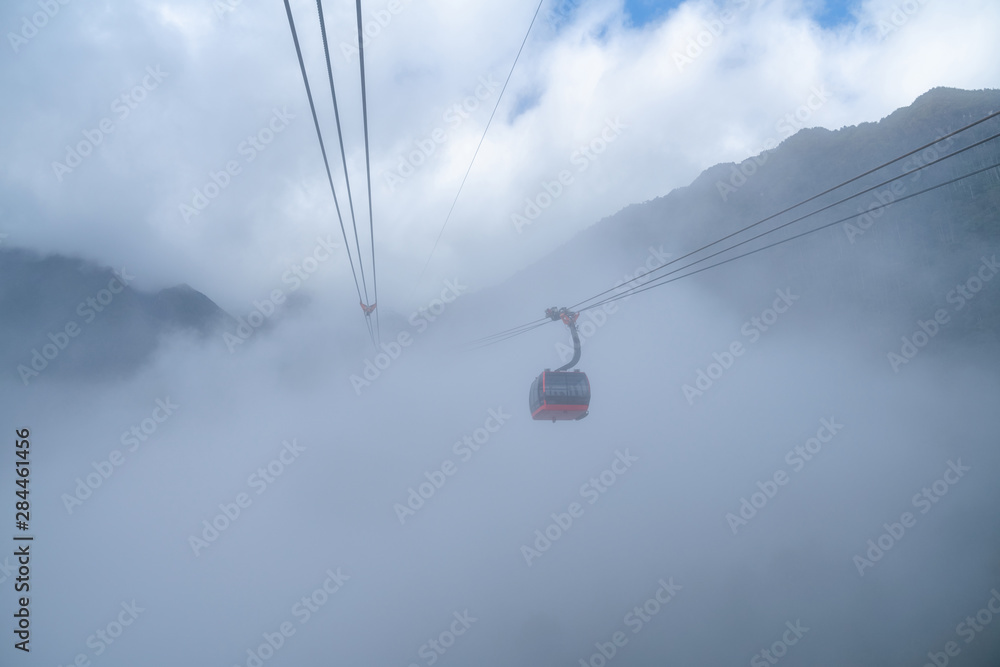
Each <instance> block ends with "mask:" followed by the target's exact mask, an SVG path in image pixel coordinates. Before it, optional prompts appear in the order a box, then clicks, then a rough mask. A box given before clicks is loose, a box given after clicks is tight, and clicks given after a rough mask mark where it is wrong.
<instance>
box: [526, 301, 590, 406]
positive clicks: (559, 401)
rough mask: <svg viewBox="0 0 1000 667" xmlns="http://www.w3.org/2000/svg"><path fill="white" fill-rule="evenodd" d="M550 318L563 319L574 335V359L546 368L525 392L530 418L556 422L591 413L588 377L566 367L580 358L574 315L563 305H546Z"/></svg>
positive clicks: (578, 338)
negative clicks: (559, 366) (557, 366)
mask: <svg viewBox="0 0 1000 667" xmlns="http://www.w3.org/2000/svg"><path fill="white" fill-rule="evenodd" d="M545 314H546V315H548V316H549V317H550V318H552V319H553V320H560V319H561V320H562V321H563V323H564V324H565V325H566V326H568V327H569V330H570V333H572V334H573V358H572V359H571V360H570V362H569V363H568V364H566V365H565V366H563V367H561V368H557V369H556V370H554V371H550V370H549V369H547V368H546V369H545V370H544V371H542V373H541V375H539V376H538V377H537V378H535V380H534V382H532V383H531V390H530V392H529V393H528V407H529V408H530V409H531V418H532V419H534V420H537V421H543V420H549V419H551V420H552V422H553V423H555V422H557V421H569V420H579V419H583V418H584V417H586V416H587V415H588V414H590V380H589V379H588V378H587V374H586V373H584V372H583V371H578V370H577V371H571V370H569V369H570V368H572V367H573V366H576V364H577V362H578V361H580V335H579V333H578V332H577V330H576V318H577V317H579V316H580V314H579V313H573V312H570V311H569V310H567V309H565V308H561V309H556V308H549V309H548V310H546V311H545Z"/></svg>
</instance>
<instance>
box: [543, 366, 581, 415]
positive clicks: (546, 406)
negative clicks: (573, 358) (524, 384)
mask: <svg viewBox="0 0 1000 667" xmlns="http://www.w3.org/2000/svg"><path fill="white" fill-rule="evenodd" d="M528 405H529V406H530V407H531V418H532V419H537V420H539V421H541V420H543V419H551V420H552V421H568V420H571V419H573V420H577V419H583V418H584V417H586V416H587V414H588V413H589V409H590V380H588V379H587V374H586V373H584V372H583V371H550V370H548V369H546V370H544V371H542V374H541V375H539V376H538V377H537V378H535V381H534V382H532V383H531V393H530V394H528Z"/></svg>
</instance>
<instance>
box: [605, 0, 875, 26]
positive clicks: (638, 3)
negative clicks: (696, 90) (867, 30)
mask: <svg viewBox="0 0 1000 667" xmlns="http://www.w3.org/2000/svg"><path fill="white" fill-rule="evenodd" d="M858 1H859V0H816V2H815V3H814V4H815V5H816V7H817V8H816V13H815V16H816V18H817V20H818V21H819V22H820V24H821V25H823V26H834V25H838V24H840V23H843V22H844V21H846V20H849V19H850V17H851V14H850V9H851V7H853V6H854V5H856V4H857V3H858ZM682 2H683V0H625V10H626V11H627V12H628V14H629V15H630V16H631V18H632V22H633V23H634V24H635V25H636V26H640V27H641V26H643V25H646V24H647V23H650V22H652V21H656V20H657V19H659V18H660V17H662V16H663V15H664V14H666V13H667V12H668V11H670V10H671V9H673V8H674V7H677V6H678V5H680V4H682Z"/></svg>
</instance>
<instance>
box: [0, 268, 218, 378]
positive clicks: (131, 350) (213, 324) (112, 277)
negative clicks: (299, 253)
mask: <svg viewBox="0 0 1000 667" xmlns="http://www.w3.org/2000/svg"><path fill="white" fill-rule="evenodd" d="M129 278H130V277H129V275H128V269H127V267H126V268H125V271H124V273H123V274H121V275H119V274H117V273H116V272H115V271H112V270H111V269H108V268H102V267H97V266H95V265H93V264H90V263H88V262H86V261H84V260H81V259H74V258H69V257H62V256H56V255H51V256H47V257H42V256H39V255H37V254H34V253H31V252H26V251H23V250H4V249H0V312H2V313H3V318H2V319H0V364H2V366H3V371H4V373H6V374H9V375H13V376H16V377H17V378H18V379H19V380H24V378H27V382H28V383H29V384H30V383H31V382H33V381H36V380H38V379H39V377H40V376H35V375H33V374H32V373H30V372H28V373H25V372H24V369H30V370H31V371H34V372H39V373H41V374H44V375H46V376H49V375H51V376H62V377H70V376H85V377H87V378H88V379H93V378H99V377H117V376H121V375H124V374H127V373H129V372H131V371H133V370H135V369H136V368H138V367H139V366H141V365H142V363H143V362H145V361H147V360H148V359H149V357H150V355H152V354H153V353H154V352H155V350H156V348H157V346H158V345H159V342H160V338H161V337H162V336H163V335H165V334H168V333H170V332H173V331H179V330H187V331H190V332H193V333H195V334H197V335H202V336H204V335H207V334H209V333H211V332H212V331H213V330H215V329H216V328H217V327H219V326H221V325H223V324H224V323H225V322H226V321H227V320H228V319H229V317H228V316H227V315H226V314H225V313H224V312H223V311H222V309H220V308H219V307H218V306H217V305H215V303H213V302H212V301H211V299H209V298H208V297H206V296H205V295H204V294H201V293H200V292H198V291H196V290H194V289H192V288H191V287H189V286H187V285H178V286H176V287H171V288H169V289H164V290H160V291H159V292H157V293H155V294H148V293H144V292H140V291H137V290H134V289H133V288H132V287H131V286H130V285H129V282H130V280H129ZM36 352H37V354H36ZM33 360H34V363H33ZM19 366H22V367H23V368H22V370H20V371H19V369H18V367H19Z"/></svg>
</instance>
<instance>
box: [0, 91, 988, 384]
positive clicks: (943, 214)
mask: <svg viewBox="0 0 1000 667" xmlns="http://www.w3.org/2000/svg"><path fill="white" fill-rule="evenodd" d="M996 109H1000V91H997V90H983V91H962V90H956V89H948V88H936V89H933V90H931V91H929V92H928V93H925V94H924V95H921V96H920V97H919V98H917V100H916V101H914V103H913V104H911V105H910V106H908V107H905V108H902V109H899V110H897V111H895V112H894V113H892V114H890V115H889V116H887V117H886V118H884V119H882V120H881V121H879V122H877V123H863V124H861V125H858V126H854V127H846V128H842V129H840V130H836V131H830V130H825V129H818V128H814V129H806V130H802V131H799V132H798V133H796V134H794V135H792V136H790V137H788V138H787V139H785V140H784V141H782V142H781V143H780V145H778V146H776V147H775V148H773V149H771V150H769V151H765V152H763V153H761V154H759V155H757V156H754V157H752V158H749V159H747V160H746V161H744V162H743V163H741V164H739V165H737V164H732V163H729V164H719V165H716V166H714V167H711V168H709V169H707V170H705V171H704V172H703V173H702V174H701V175H700V176H699V177H698V178H696V179H695V180H694V181H693V182H692V183H691V185H690V186H687V187H682V188H677V189H675V190H673V191H671V192H670V193H669V194H667V195H665V196H663V197H659V198H656V199H653V200H651V201H647V202H645V203H641V204H634V205H631V206H628V207H626V208H625V209H623V210H621V211H619V212H618V213H616V214H614V215H612V216H609V217H607V218H605V219H603V220H601V221H599V222H597V223H596V224H594V225H593V226H591V227H589V228H588V229H586V230H584V231H583V232H581V233H579V234H577V235H576V236H574V237H573V238H572V239H570V240H569V241H568V242H566V243H565V244H564V245H562V246H561V247H560V248H558V249H556V250H555V251H553V252H552V253H551V254H550V255H548V256H547V257H545V258H544V259H542V260H541V261H539V262H537V263H535V264H534V265H532V266H530V267H528V268H526V269H524V270H522V271H520V272H518V273H516V274H515V275H513V276H512V277H511V278H509V279H508V280H506V281H505V282H503V283H501V284H500V285H497V286H495V287H492V288H489V289H487V290H484V291H483V292H482V293H481V294H480V295H478V297H479V298H485V299H490V298H495V297H499V296H501V295H502V296H503V297H504V298H510V296H511V295H512V294H521V295H524V294H532V293H535V294H537V295H538V297H539V298H543V299H548V298H549V297H550V296H551V297H552V298H553V299H556V298H573V297H576V296H579V297H580V298H583V297H586V296H589V295H590V294H592V293H594V292H593V291H588V290H590V289H591V288H592V287H597V288H598V289H603V288H606V287H610V286H611V285H610V284H603V283H600V282H597V281H598V280H599V279H598V278H596V277H594V276H596V275H597V273H599V272H594V271H593V270H592V269H593V267H594V266H596V265H597V264H600V265H602V268H604V269H607V272H610V273H608V275H611V274H614V273H616V272H617V274H618V275H619V276H620V275H621V274H622V273H623V272H624V271H626V270H627V269H631V268H633V266H632V264H630V263H629V261H630V260H628V259H626V258H628V257H633V258H635V259H636V260H639V259H641V258H642V257H643V256H644V255H645V254H647V252H648V249H649V248H651V247H652V248H659V247H660V246H662V247H663V248H664V251H665V252H669V253H672V255H673V258H676V257H679V256H681V255H684V254H686V253H687V252H689V251H691V250H693V249H695V248H698V247H701V246H702V245H705V244H707V243H709V242H710V241H712V240H714V239H717V238H719V237H721V236H723V235H725V234H729V233H731V232H733V231H736V230H737V229H739V228H741V227H744V226H746V225H748V224H750V223H752V222H756V221H757V220H760V219H761V218H764V217H766V216H768V215H771V214H772V213H774V212H776V211H779V210H782V209H784V208H786V207H788V206H790V205H792V204H795V203H798V202H799V201H801V200H803V199H805V198H806V197H809V196H812V195H813V194H815V193H818V192H822V191H823V190H825V189H827V188H829V187H831V186H833V185H836V184H839V183H841V182H842V181H846V180H847V179H849V178H852V177H854V176H856V175H858V174H860V173H863V172H864V171H866V170H868V169H871V168H872V167H874V166H877V165H879V164H882V163H883V162H886V161H888V160H890V159H892V158H895V157H897V156H899V155H902V154H904V153H906V152H908V151H910V150H912V149H914V148H915V147H918V146H920V145H923V144H925V143H929V142H932V141H935V140H936V139H938V138H940V137H941V136H943V135H945V134H947V133H948V132H951V131H954V130H956V129H958V128H959V127H962V126H964V125H966V124H968V123H970V122H972V121H975V120H977V119H979V118H982V117H983V116H985V115H987V114H988V113H990V112H992V111H995V110H996ZM997 125H998V123H997V122H995V121H994V122H988V123H984V124H983V125H981V126H978V127H976V128H973V129H972V130H970V131H968V132H966V133H963V134H962V135H960V136H958V137H955V138H954V139H951V140H947V141H943V142H940V143H939V144H937V145H936V146H935V148H932V149H928V151H925V153H922V154H921V156H922V157H920V156H917V157H918V159H917V160H916V161H914V160H913V159H911V160H909V161H904V162H901V163H896V164H895V165H892V166H890V167H889V168H887V169H886V170H884V171H881V172H879V173H877V174H873V175H871V176H869V177H867V178H865V179H863V180H862V181H859V182H858V183H855V184H852V186H850V187H849V188H848V189H847V190H846V191H845V192H839V191H838V192H836V193H833V194H831V195H827V196H824V197H822V198H820V199H818V200H817V201H816V202H813V203H812V204H810V205H809V206H807V207H806V208H803V209H800V210H796V211H795V212H794V213H793V214H790V215H785V216H781V217H780V218H777V219H776V220H774V221H772V222H769V223H766V224H765V225H762V226H761V227H760V228H758V229H757V230H755V232H754V233H756V232H757V231H764V230H766V229H768V228H770V227H772V226H776V225H778V224H780V223H782V222H785V221H788V220H791V219H792V218H793V217H796V216H797V215H801V214H803V213H806V212H809V211H812V210H814V209H816V208H819V207H821V206H824V205H826V204H828V203H832V202H834V201H836V200H837V199H839V198H841V197H844V196H846V195H847V194H852V193H854V192H857V191H859V190H862V189H864V188H867V187H869V186H871V185H874V184H877V183H880V182H882V181H884V180H887V179H888V178H891V177H894V176H898V175H900V174H901V173H902V171H903V170H904V169H909V168H913V167H914V166H917V165H919V164H921V162H920V159H923V160H924V161H929V160H931V159H936V158H937V157H941V156H942V155H944V154H946V153H950V152H952V151H954V150H958V149H959V148H962V147H964V146H967V145H969V144H971V143H973V142H974V141H978V140H980V139H983V138H985V137H987V136H989V135H990V134H993V133H994V132H995V131H996V128H997ZM996 161H1000V144H998V143H997V142H990V143H988V144H985V145H984V146H981V147H978V148H976V149H973V150H971V151H968V152H967V153H964V154H962V155H961V156H959V157H957V158H955V159H952V160H949V161H947V162H945V163H943V164H941V165H936V166H935V167H932V168H931V169H929V170H927V171H926V172H925V173H921V174H920V176H919V177H913V176H908V177H907V178H906V179H904V181H903V182H902V184H901V186H900V187H901V188H902V190H901V191H899V192H896V193H893V194H892V196H893V197H897V198H901V197H904V196H906V195H908V194H911V193H913V192H917V191H918V190H921V189H923V188H926V187H928V186H931V185H934V184H937V183H941V182H943V181H946V180H948V179H951V178H954V177H956V176H959V175H962V174H963V173H966V172H968V171H971V170H973V169H977V168H981V167H983V166H986V165H988V164H990V163H992V162H996ZM888 192H891V190H890V189H889V186H884V187H883V188H881V189H880V190H879V191H877V192H873V193H869V194H867V195H864V196H862V197H860V198H858V199H857V200H851V201H850V202H846V203H845V204H843V205H840V206H838V207H836V208H834V209H833V210H831V211H828V212H826V213H823V214H820V215H817V216H816V217H815V218H811V219H810V220H809V221H807V222H805V223H804V225H793V226H792V227H791V228H789V229H788V230H787V232H778V233H777V236H776V237H775V238H782V235H784V236H788V235H791V234H793V233H797V232H800V231H803V230H804V229H808V228H812V227H815V226H818V225H820V224H824V223H826V222H831V221H834V220H837V219H839V218H841V217H844V216H852V215H853V216H856V217H855V218H854V219H853V220H850V221H848V222H845V223H843V224H838V225H835V226H834V227H833V228H830V229H828V230H825V231H823V232H819V233H817V234H815V235H812V236H810V237H806V238H804V239H800V240H796V241H792V242H790V243H788V244H786V245H783V246H779V247H777V248H774V249H771V250H766V251H764V252H763V253H761V254H759V255H756V256H755V257H754V258H747V259H745V260H739V261H738V262H735V263H733V264H730V265H729V266H730V267H731V268H730V269H729V270H728V271H725V270H721V271H718V272H715V271H709V272H706V273H704V274H701V275H700V276H699V277H698V278H696V279H697V280H701V281H703V283H704V284H706V285H708V286H710V287H711V288H712V289H713V290H714V291H717V292H718V293H719V294H720V295H721V296H722V297H723V298H727V299H730V300H733V301H738V300H739V299H742V298H745V297H747V296H749V293H748V290H751V289H753V288H752V287H751V286H750V281H739V280H734V279H733V276H734V275H738V273H737V274H734V273H733V271H736V272H738V271H740V270H747V266H748V265H752V270H753V271H755V272H756V273H757V274H758V275H761V274H764V275H765V276H767V274H768V273H771V274H773V282H774V284H775V286H776V287H783V286H784V285H785V283H787V282H789V281H794V282H795V283H796V284H797V285H798V288H799V289H809V286H816V287H817V288H822V287H823V286H828V285H830V284H831V283H834V282H835V283H837V284H838V286H839V289H837V290H830V289H817V290H816V292H817V293H819V294H821V295H822V297H821V298H819V299H816V300H813V305H812V306H811V307H813V308H828V307H830V306H832V305H838V306H839V307H844V306H846V307H848V308H855V309H858V310H859V312H862V313H863V312H865V311H869V310H870V309H873V308H878V309H882V308H886V307H887V306H894V307H897V308H898V307H900V304H920V303H922V302H924V301H926V295H927V294H928V293H930V294H937V293H938V292H940V295H941V298H942V299H943V298H944V296H945V294H946V293H947V290H948V289H949V287H950V286H953V285H954V284H955V282H954V281H958V282H961V281H964V280H965V279H966V278H967V277H968V275H970V272H972V271H974V270H975V268H976V266H977V263H978V262H979V261H980V258H981V257H983V256H986V257H990V256H991V255H992V254H993V253H996V252H997V249H998V247H1000V173H998V170H992V171H990V172H987V173H985V174H982V175H980V176H978V177H976V178H974V179H969V180H967V181H962V182H960V183H956V184H953V185H950V186H947V187H945V188H942V189H939V190H936V191H934V192H933V193H930V194H928V195H924V196H920V197H917V198H914V199H911V200H907V201H903V202H901V203H899V204H898V205H894V206H892V207H890V208H889V209H886V210H885V211H883V212H880V215H878V216H873V217H869V218H865V217H864V215H865V212H866V210H867V207H868V206H870V205H871V204H873V203H878V201H880V200H879V196H882V197H883V199H884V198H886V197H888V196H889V195H888V194H886V193H888ZM529 237H530V230H529ZM743 238H745V237H744V236H741V237H738V238H737V239H736V240H742V239H743ZM770 240H773V239H771V238H770V237H769V238H768V239H767V240H761V241H760V242H759V243H756V244H754V243H751V244H748V245H747V246H744V247H743V248H741V251H744V250H747V249H752V248H754V247H756V246H757V245H760V244H762V243H766V242H768V241H770ZM714 250H715V249H713V250H712V251H714ZM700 256H701V255H697V256H695V257H694V258H692V260H693V259H696V258H697V257H700ZM727 256H728V255H722V256H720V257H719V259H724V258H725V257H727ZM581 258H585V259H583V260H581ZM803 258H808V259H807V260H806V259H803ZM817 258H819V259H817ZM689 261H691V260H687V261H685V262H683V263H681V264H678V266H683V265H684V264H686V263H688V262H689ZM714 261H718V260H714ZM633 263H634V262H633ZM581 265H583V266H586V267H588V269H587V270H586V271H584V273H588V274H593V275H591V276H590V277H591V278H592V280H591V281H590V282H589V283H587V282H586V281H581V269H580V267H581ZM914 266H916V267H919V274H918V275H915V274H914V272H913V267H914ZM607 272H606V273H607ZM543 275H544V276H545V279H544V280H540V279H539V278H540V276H543ZM115 280H116V274H115V273H114V272H113V271H112V270H110V269H107V268H100V267H96V266H94V265H91V264H88V263H87V262H85V261H83V260H79V259H72V258H67V257H61V256H47V257H41V256H39V255H36V254H33V253H30V252H26V251H22V250H5V249H0V312H2V313H3V318H2V319H0V364H2V366H3V372H4V373H8V374H12V375H14V376H17V377H18V378H20V379H22V380H23V379H24V374H23V371H19V370H18V367H19V366H20V367H22V368H29V369H30V368H32V360H33V359H34V360H35V364H36V367H37V366H42V365H43V361H44V362H47V363H45V364H44V365H45V369H44V372H45V373H46V374H51V375H53V376H86V377H88V378H95V377H110V376H121V375H123V374H127V373H129V372H131V371H133V370H135V369H136V368H138V367H140V366H141V365H142V364H143V363H144V362H146V361H147V360H148V359H149V358H150V356H151V355H152V354H153V353H154V352H155V351H156V349H157V346H158V345H159V343H160V340H161V338H162V337H163V336H164V335H166V334H168V333H170V332H174V331H180V330H186V331H190V332H193V333H195V334H197V335H200V336H206V335H208V334H210V333H212V332H214V331H219V330H221V329H220V328H221V327H225V328H227V329H229V330H232V328H233V325H234V320H233V319H232V318H231V317H230V316H229V315H227V314H226V313H225V312H224V311H223V310H222V309H221V308H219V307H218V306H217V305H216V304H215V303H214V302H213V301H212V300H211V299H210V298H208V297H207V296H205V295H204V294H202V293H200V292H198V291H196V290H194V289H192V288H190V287H188V286H187V285H180V286H176V287H172V288H169V289H164V290H161V291H160V292H157V293H155V294H147V293H143V292H139V291H136V290H134V289H132V288H131V287H130V286H128V285H127V284H126V285H124V288H123V289H121V291H120V293H114V294H112V291H111V290H110V289H109V284H112V283H114V281H115ZM118 280H119V281H120V280H121V279H118ZM126 282H127V281H126ZM538 285H544V286H545V288H544V289H543V290H542V292H541V293H539V292H538V289H537V288H538ZM113 286H114V287H115V288H116V289H117V288H118V286H119V285H113ZM102 292H103V294H102ZM987 292H988V293H987ZM915 293H919V295H920V296H921V297H922V298H917V299H914V298H913V296H914V294H915ZM99 295H100V297H103V299H104V300H105V301H108V303H107V304H106V305H104V304H102V303H101V302H100V301H98V302H97V304H96V305H94V304H91V303H89V302H88V301H87V300H88V299H94V300H98V299H99V298H100V297H99ZM557 295H558V296H557ZM567 295H568V296H567ZM109 297H110V300H109ZM473 298H476V297H473ZM833 301H837V302H838V303H837V304H834V303H833ZM981 301H982V302H985V303H983V304H982V306H981V307H979V308H976V309H971V308H970V309H968V310H967V312H966V313H963V314H962V316H961V317H959V318H956V319H957V320H959V324H957V325H955V326H951V327H950V328H949V335H956V334H958V333H962V332H964V333H968V332H970V331H975V332H978V333H980V334H986V335H990V336H993V337H994V338H995V337H996V336H997V332H998V331H1000V290H989V291H984V296H983V297H982V298H981ZM546 305H557V304H555V302H553V304H546ZM558 305H567V304H562V303H559V304H558ZM98 307H100V310H98ZM913 307H914V308H916V306H913ZM386 315H387V316H389V317H390V318H392V314H389V313H387V314H386ZM913 315H914V316H926V315H927V313H925V312H922V311H920V310H915V311H914V313H913ZM400 321H402V320H400ZM72 324H76V325H77V326H78V327H79V331H78V332H77V333H76V335H73V336H71V335H70V333H68V330H67V326H70V330H74V329H73V327H72V326H71V325H72ZM511 324H515V323H511ZM484 333H485V332H484ZM63 343H65V345H64V346H63V345H62V344H63ZM46 346H48V348H47V350H46V349H45V347H46ZM46 351H47V352H48V355H46V354H45V353H46ZM53 353H54V354H53ZM47 357H53V358H51V359H49V358H47ZM34 379H36V378H35V377H34V376H32V375H29V376H28V382H29V383H30V382H31V381H33V380H34Z"/></svg>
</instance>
